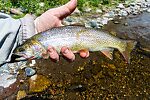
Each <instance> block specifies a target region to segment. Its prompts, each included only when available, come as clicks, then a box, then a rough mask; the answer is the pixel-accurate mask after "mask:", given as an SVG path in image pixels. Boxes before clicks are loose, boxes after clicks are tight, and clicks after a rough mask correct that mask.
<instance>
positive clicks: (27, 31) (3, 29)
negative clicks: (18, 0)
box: [0, 14, 35, 65]
mask: <svg viewBox="0 0 150 100" xmlns="http://www.w3.org/2000/svg"><path fill="white" fill-rule="evenodd" d="M34 34H35V27H34V18H33V17H32V16H30V15H27V16H25V17H24V18H21V19H13V18H11V17H9V16H5V15H1V14H0V65H1V64H3V63H6V62H9V61H10V60H11V56H12V52H13V50H14V49H15V48H16V47H17V46H19V45H21V44H22V43H23V42H24V41H25V40H26V39H28V38H30V37H31V36H33V35H34Z"/></svg>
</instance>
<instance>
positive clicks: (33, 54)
mask: <svg viewBox="0 0 150 100" xmlns="http://www.w3.org/2000/svg"><path fill="white" fill-rule="evenodd" d="M43 52H44V53H45V52H46V50H45V47H43V46H42V45H41V43H39V42H38V41H37V40H34V39H30V40H28V41H26V42H25V43H24V44H22V45H21V46H19V47H17V48H16V49H15V50H14V53H13V54H14V55H15V56H16V58H15V60H16V61H20V60H28V59H35V58H41V57H42V54H43Z"/></svg>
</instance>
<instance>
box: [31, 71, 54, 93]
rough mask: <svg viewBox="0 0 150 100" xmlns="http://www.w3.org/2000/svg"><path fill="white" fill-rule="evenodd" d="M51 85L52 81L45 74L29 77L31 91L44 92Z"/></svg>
mask: <svg viewBox="0 0 150 100" xmlns="http://www.w3.org/2000/svg"><path fill="white" fill-rule="evenodd" d="M50 85H51V81H50V80H49V79H48V78H47V77H45V76H43V75H37V74H36V75H34V76H32V77H31V78H30V79H29V92H30V93H35V92H42V91H44V90H45V89H47V88H48V87H49V86H50Z"/></svg>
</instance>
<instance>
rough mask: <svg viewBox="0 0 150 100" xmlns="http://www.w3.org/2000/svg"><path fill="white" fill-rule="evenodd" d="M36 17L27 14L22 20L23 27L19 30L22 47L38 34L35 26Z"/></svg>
mask: <svg viewBox="0 0 150 100" xmlns="http://www.w3.org/2000/svg"><path fill="white" fill-rule="evenodd" d="M34 19H35V17H34V16H32V15H30V14H27V15H25V17H23V18H21V19H20V22H21V27H20V30H19V44H20V45H21V44H22V43H23V42H25V41H26V40H27V39H29V38H30V37H32V36H33V35H35V34H36V31H35V24H34Z"/></svg>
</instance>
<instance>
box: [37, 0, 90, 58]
mask: <svg viewBox="0 0 150 100" xmlns="http://www.w3.org/2000/svg"><path fill="white" fill-rule="evenodd" d="M76 6H77V0H71V1H70V2H68V3H67V4H65V5H63V6H61V7H58V8H53V9H49V10H47V11H46V12H45V13H43V14H42V15H41V16H39V17H37V18H36V19H35V27H36V31H37V33H40V32H43V31H46V30H48V29H50V28H53V27H59V26H62V24H61V22H62V20H63V19H64V18H65V17H67V16H68V15H70V14H71V13H72V12H73V11H74V10H75V8H76ZM48 53H49V55H50V58H52V59H55V60H59V55H58V53H57V51H56V50H55V48H54V47H52V46H49V47H48ZM61 53H62V54H63V56H65V57H66V58H68V59H70V60H74V59H75V55H74V54H73V52H72V51H71V50H70V49H69V48H68V47H66V46H64V47H62V48H61ZM79 53H80V56H81V57H83V58H87V57H88V56H89V51H88V50H82V51H80V52H79Z"/></svg>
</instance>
